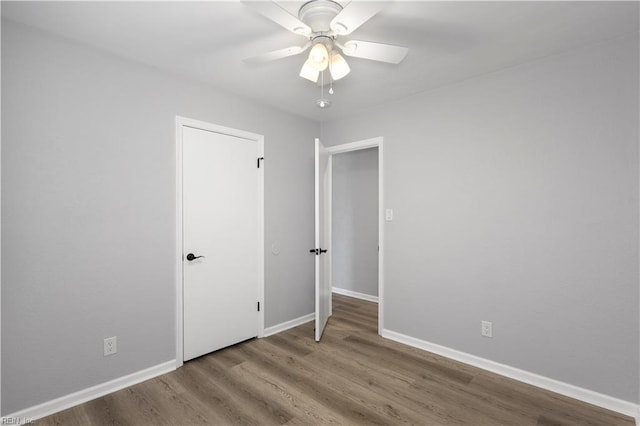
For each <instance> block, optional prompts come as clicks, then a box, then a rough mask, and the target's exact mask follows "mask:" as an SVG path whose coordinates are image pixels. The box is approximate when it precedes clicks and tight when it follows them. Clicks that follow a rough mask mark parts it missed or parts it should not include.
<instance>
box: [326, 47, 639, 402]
mask: <svg viewBox="0 0 640 426" xmlns="http://www.w3.org/2000/svg"><path fill="white" fill-rule="evenodd" d="M638 47H639V45H638V38H637V36H634V37H630V38H623V39H616V40H611V41H609V42H607V43H603V44H598V45H595V46H590V47H585V48H582V49H580V50H576V51H573V52H570V53H568V54H565V55H562V56H555V57H549V58H546V59H542V60H539V61H536V62H532V63H527V64H523V65H521V66H517V67H513V68H510V69H505V70H502V71H499V72H495V73H491V74H487V75H483V76H479V77H476V78H473V79H469V80H466V81H464V82H461V83H459V84H455V85H451V86H448V87H444V88H441V89H438V90H433V91H430V92H426V93H422V94H419V95H416V96H414V97H411V98H408V99H403V100H398V101H396V102H394V103H392V104H387V105H386V106H383V107H379V108H372V109H369V110H367V111H366V112H363V113H358V114H354V115H351V116H347V117H344V118H342V119H340V120H335V121H330V122H327V123H323V127H322V134H321V137H322V140H323V141H325V143H326V144H327V145H332V144H340V143H345V142H351V141H355V140H362V139H367V138H372V137H376V136H383V137H384V142H385V162H384V168H385V170H384V176H385V187H384V194H385V207H388V208H393V209H394V220H393V222H386V223H385V250H386V251H385V256H386V258H385V259H386V260H385V265H384V267H385V277H384V279H385V294H384V303H385V304H384V315H385V317H384V318H385V323H384V327H385V329H387V330H391V331H395V332H398V333H402V334H405V335H408V336H412V337H414V338H418V339H421V340H424V341H427V342H432V343H436V344H439V345H442V346H446V347H449V348H452V349H456V350H459V351H463V352H466V353H469V354H472V355H476V356H479V357H482V358H485V359H489V360H493V361H496V362H499V363H502V364H506V365H509V366H513V367H517V368H520V369H523V370H526V371H529V372H533V373H537V374H540V375H543V376H546V377H549V378H553V379H556V380H559V381H562V382H565V383H570V384H573V385H576V386H579V387H582V388H586V389H590V390H593V391H596V392H600V393H603V394H606V395H609V396H613V397H616V398H620V399H622V400H626V401H631V402H636V403H637V402H638V388H639V383H638V381H639V379H638V377H639V374H638V373H639V372H638V366H639V358H638V348H639V342H638V339H639V334H640V333H639V329H638V325H639V321H638V319H639V309H638V300H639V299H638V242H639V241H638V220H639V216H638V189H639V188H638V187H639V185H638V113H639V111H638V76H639V73H638V50H639V49H638ZM425 72H428V70H426V71H425ZM482 320H487V321H492V322H493V338H487V337H482V336H481V333H480V330H481V328H480V322H481V321H482Z"/></svg>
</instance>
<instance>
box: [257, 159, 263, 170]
mask: <svg viewBox="0 0 640 426" xmlns="http://www.w3.org/2000/svg"><path fill="white" fill-rule="evenodd" d="M260 160H264V157H258V168H260Z"/></svg>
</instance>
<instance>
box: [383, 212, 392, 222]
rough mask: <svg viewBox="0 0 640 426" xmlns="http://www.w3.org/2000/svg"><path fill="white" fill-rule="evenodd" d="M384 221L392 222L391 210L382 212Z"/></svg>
mask: <svg viewBox="0 0 640 426" xmlns="http://www.w3.org/2000/svg"><path fill="white" fill-rule="evenodd" d="M384 220H386V221H387V222H391V221H392V220H393V209H386V210H385V211H384Z"/></svg>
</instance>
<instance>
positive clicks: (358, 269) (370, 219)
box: [331, 148, 378, 297]
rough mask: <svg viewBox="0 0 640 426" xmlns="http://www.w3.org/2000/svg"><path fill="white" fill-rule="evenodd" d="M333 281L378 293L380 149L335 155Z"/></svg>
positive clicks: (344, 285) (341, 285) (357, 290)
mask: <svg viewBox="0 0 640 426" xmlns="http://www.w3.org/2000/svg"><path fill="white" fill-rule="evenodd" d="M331 161H332V166H331V167H332V194H331V195H332V200H331V209H332V215H331V222H332V223H331V228H332V229H331V233H332V238H331V250H332V252H333V254H332V255H331V265H332V266H331V268H332V274H331V282H332V285H333V287H337V288H340V289H343V290H348V291H352V292H356V293H361V294H365V295H368V296H375V297H377V296H378V148H369V149H362V150H359V151H351V152H345V153H342V154H335V155H333V156H332V160H331Z"/></svg>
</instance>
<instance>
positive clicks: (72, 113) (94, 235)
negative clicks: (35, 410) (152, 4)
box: [2, 21, 318, 414]
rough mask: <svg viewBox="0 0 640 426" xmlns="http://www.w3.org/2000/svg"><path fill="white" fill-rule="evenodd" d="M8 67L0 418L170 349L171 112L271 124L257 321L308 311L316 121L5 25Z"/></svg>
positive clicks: (265, 127)
mask: <svg viewBox="0 0 640 426" xmlns="http://www.w3.org/2000/svg"><path fill="white" fill-rule="evenodd" d="M2 65H3V68H2V107H3V108H2V124H3V126H2V151H3V155H2V206H3V212H2V213H3V214H2V265H3V268H2V397H3V401H2V410H3V414H7V413H12V412H15V411H16V410H20V409H24V408H27V407H30V406H33V405H35V404H39V403H42V402H45V401H48V400H51V399H54V398H57V397H60V396H63V395H66V394H69V393H71V392H75V391H78V390H81V389H84V388H87V387H89V386H93V385H96V384H99V383H102V382H105V381H108V380H112V379H115V378H118V377H121V376H123V375H126V374H130V373H133V372H136V371H139V370H141V369H144V368H147V367H151V366H154V365H156V364H159V363H162V362H164V361H169V360H172V359H174V358H175V332H176V331H175V296H174V295H175V283H174V275H175V271H174V269H175V267H174V264H175V258H174V253H175V245H176V244H175V234H176V229H175V161H176V158H175V145H174V144H175V116H176V115H181V116H185V117H189V118H194V119H199V120H204V121H208V122H212V123H216V124H221V125H224V126H228V127H234V128H239V129H242V130H247V131H251V132H255V133H260V134H264V135H265V157H266V169H265V173H266V174H265V197H266V205H265V216H266V217H265V222H266V225H265V227H266V230H265V234H266V235H265V245H266V248H265V252H266V253H267V255H266V296H265V310H266V326H270V325H274V324H278V323H280V322H283V321H286V320H290V319H292V318H296V317H299V316H302V315H305V314H308V313H310V312H313V257H312V256H309V255H308V248H309V247H311V246H312V245H313V190H312V188H313V158H312V156H313V138H314V137H315V136H317V131H318V124H317V123H315V122H312V121H308V120H305V119H303V118H300V117H297V116H293V115H289V114H286V113H282V112H278V111H275V110H273V109H270V108H267V107H262V106H259V105H255V104H254V103H252V102H249V101H247V100H244V99H241V98H238V97H235V96H231V95H228V94H225V93H223V92H220V91H215V90H212V89H210V88H207V87H204V86H201V85H198V84H195V83H189V82H186V81H182V80H180V79H178V78H174V77H172V76H170V75H165V74H163V73H161V72H159V71H156V70H154V69H152V68H148V67H145V66H143V65H137V64H135V63H131V62H128V61H125V60H120V59H118V58H116V57H114V56H110V55H109V54H103V53H100V52H97V51H93V50H90V49H85V48H84V47H81V46H78V45H73V44H69V43H67V42H64V41H60V40H57V39H55V38H51V37H48V36H44V35H43V34H40V33H38V32H36V31H32V30H29V29H27V28H26V27H22V26H19V25H17V24H12V23H9V22H6V21H3V23H2ZM276 240H277V241H278V242H279V245H280V247H281V253H280V254H279V255H278V256H273V255H271V252H270V247H271V244H272V243H273V242H274V241H276ZM113 335H117V336H118V354H117V355H116V356H113V357H109V358H104V357H103V355H102V339H103V338H105V337H108V336H113Z"/></svg>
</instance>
